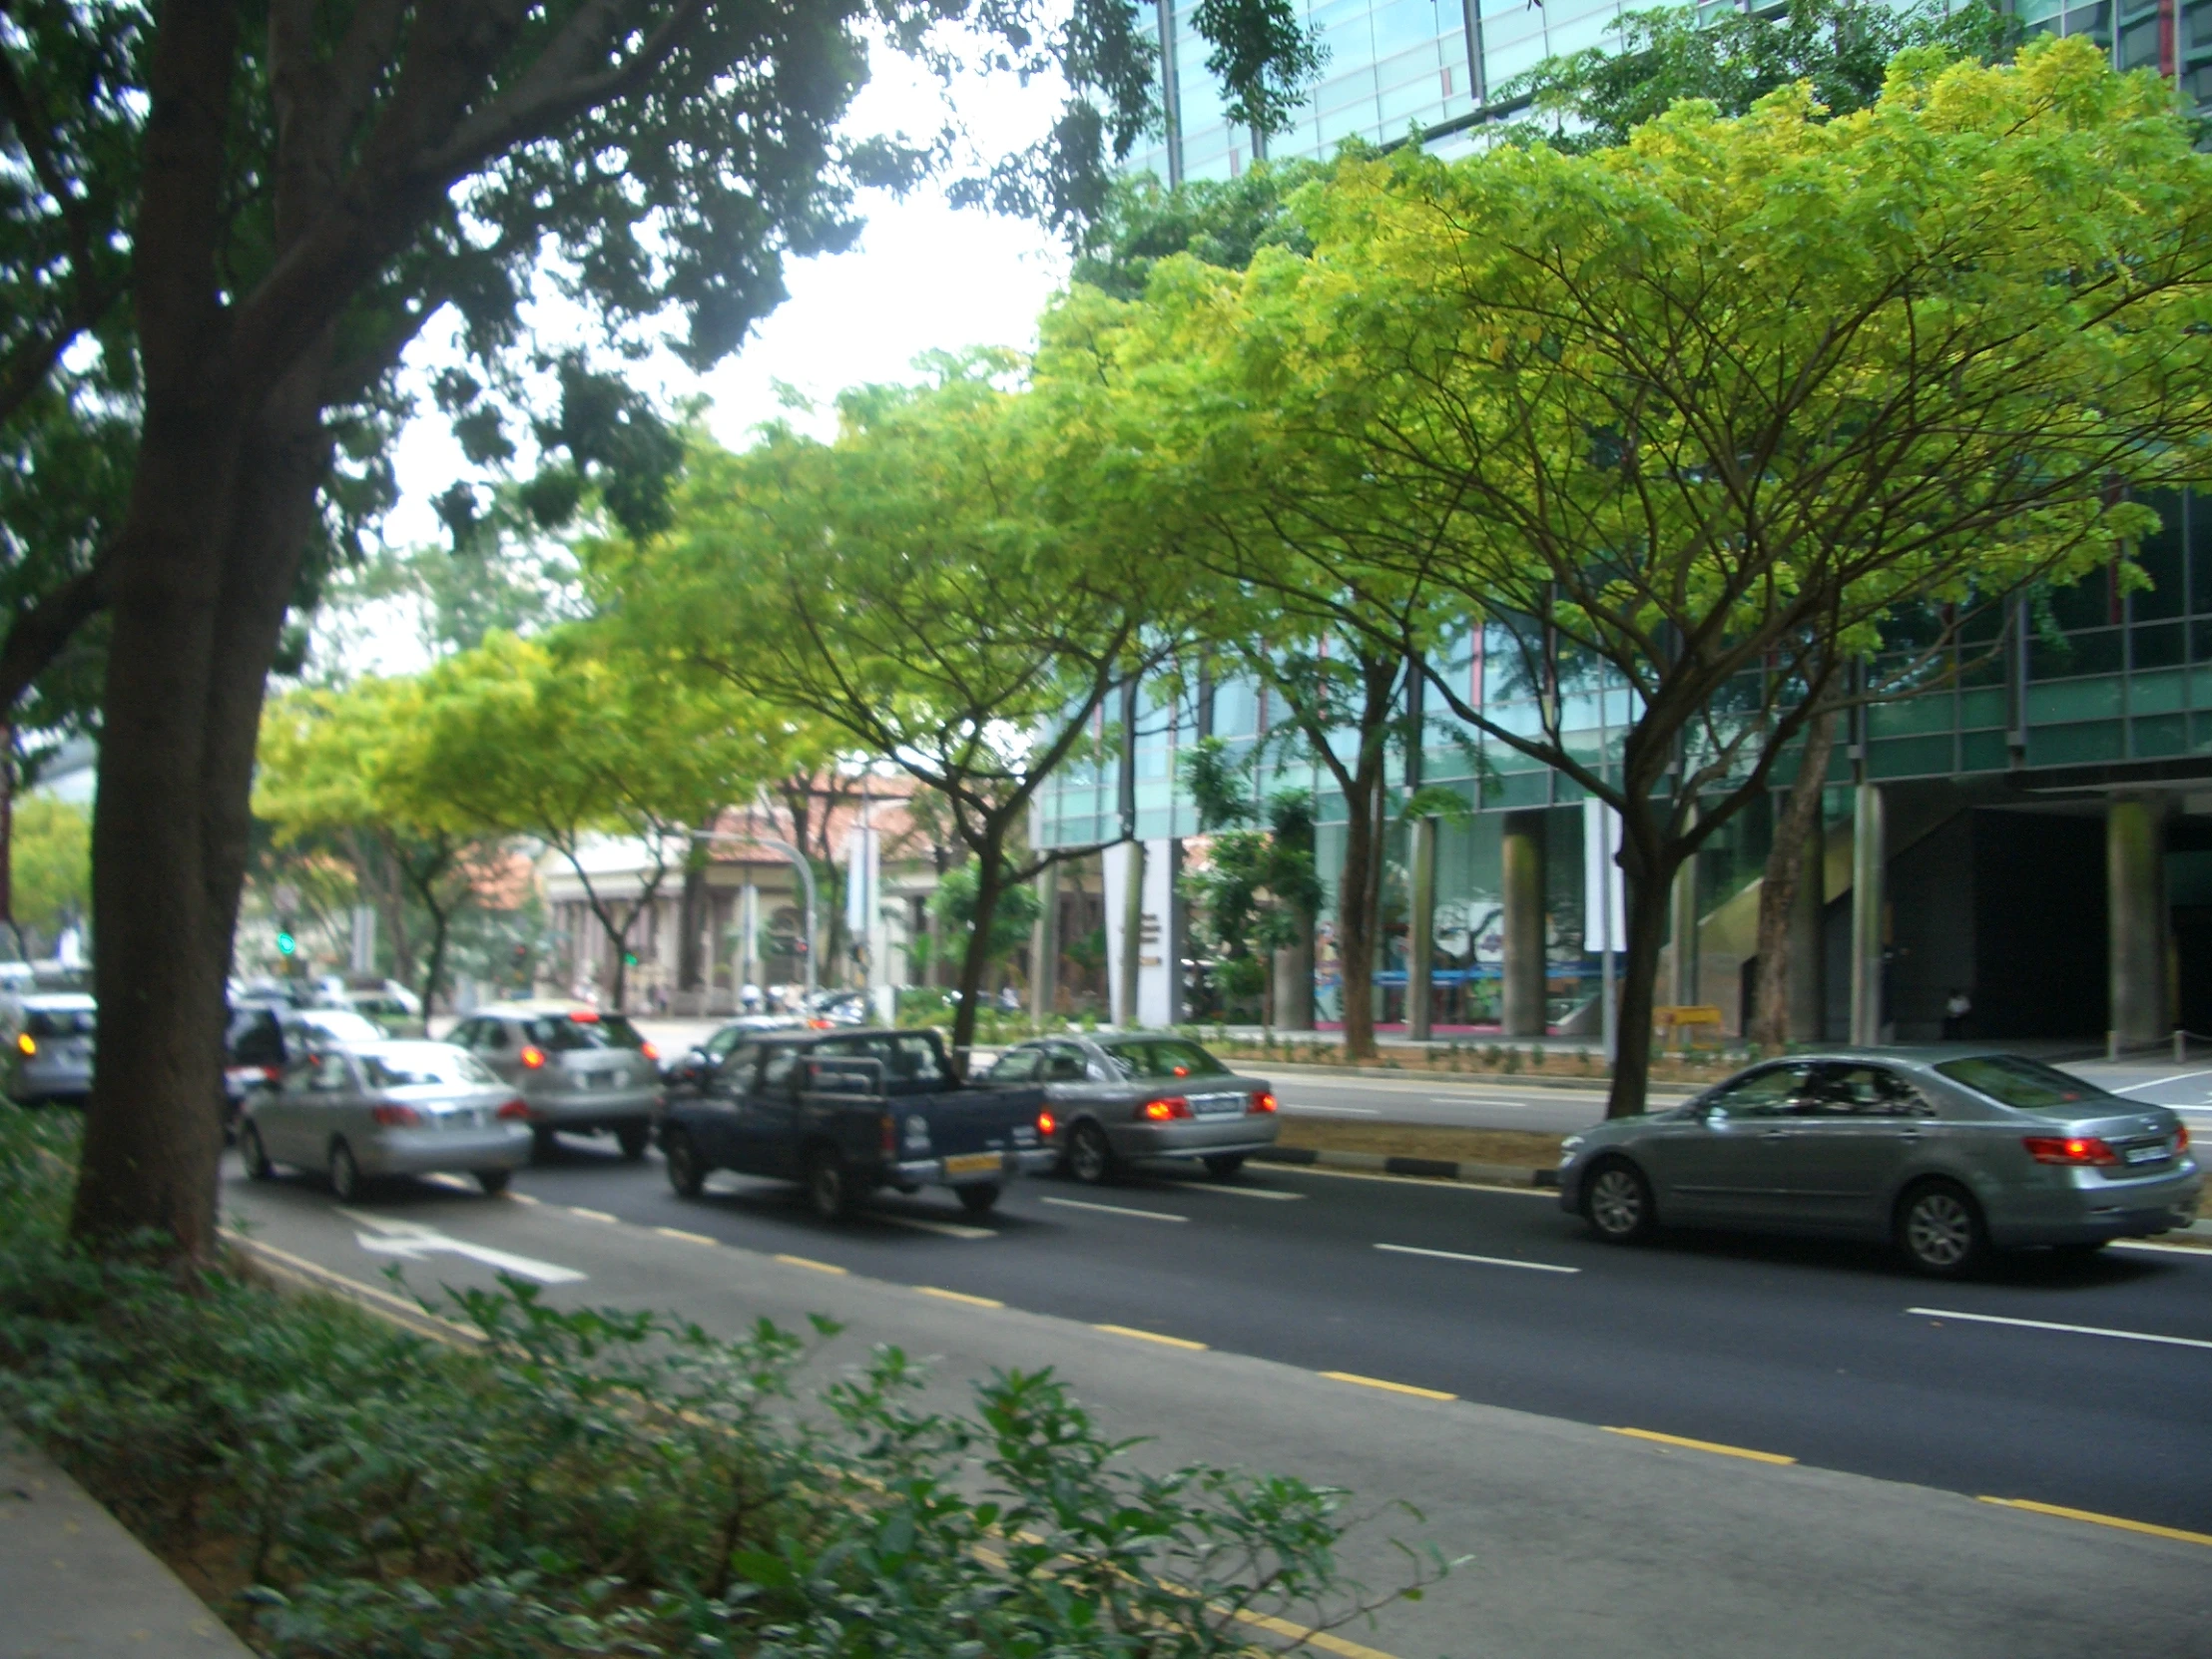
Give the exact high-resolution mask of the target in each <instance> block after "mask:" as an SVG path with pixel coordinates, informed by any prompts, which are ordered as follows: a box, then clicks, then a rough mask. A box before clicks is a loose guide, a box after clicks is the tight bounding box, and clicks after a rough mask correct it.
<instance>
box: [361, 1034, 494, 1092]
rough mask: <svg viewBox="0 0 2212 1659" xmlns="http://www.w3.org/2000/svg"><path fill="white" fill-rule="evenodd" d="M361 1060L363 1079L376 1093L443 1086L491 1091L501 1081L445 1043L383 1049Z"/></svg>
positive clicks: (475, 1061)
mask: <svg viewBox="0 0 2212 1659" xmlns="http://www.w3.org/2000/svg"><path fill="white" fill-rule="evenodd" d="M360 1058H361V1076H362V1077H364V1078H366V1079H367V1081H368V1086H369V1087H370V1088H372V1089H415V1088H423V1087H427V1086H429V1085H432V1084H440V1083H442V1084H446V1085H468V1086H472V1087H473V1086H487V1087H488V1086H489V1085H490V1084H492V1083H493V1082H496V1081H497V1079H495V1078H494V1077H493V1076H492V1074H491V1073H490V1072H489V1071H486V1070H485V1069H484V1067H483V1066H482V1065H481V1064H480V1063H479V1062H478V1061H477V1060H476V1059H475V1058H474V1057H473V1056H471V1055H467V1054H463V1053H462V1052H461V1051H460V1050H459V1049H457V1048H447V1047H446V1046H445V1045H444V1044H443V1043H435V1044H433V1043H424V1044H423V1045H421V1046H420V1047H419V1048H416V1047H409V1048H380V1049H376V1050H373V1051H371V1052H369V1053H367V1054H363V1055H362V1056H361V1057H360Z"/></svg>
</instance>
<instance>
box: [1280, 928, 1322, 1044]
mask: <svg viewBox="0 0 2212 1659" xmlns="http://www.w3.org/2000/svg"><path fill="white" fill-rule="evenodd" d="M1275 1025H1276V1029H1277V1030H1279V1031H1311V1030H1313V1028H1314V935H1313V933H1312V931H1311V930H1309V931H1308V932H1307V934H1306V936H1305V937H1304V938H1302V939H1300V940H1299V942H1298V943H1296V944H1287V945H1285V946H1284V947H1283V948H1282V949H1281V950H1278V951H1277V952H1276V953H1275Z"/></svg>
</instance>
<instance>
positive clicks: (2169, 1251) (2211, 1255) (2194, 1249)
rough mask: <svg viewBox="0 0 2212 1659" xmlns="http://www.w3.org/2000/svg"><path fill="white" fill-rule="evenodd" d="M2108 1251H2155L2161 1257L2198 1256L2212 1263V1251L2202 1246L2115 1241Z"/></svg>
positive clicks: (2142, 1240)
mask: <svg viewBox="0 0 2212 1659" xmlns="http://www.w3.org/2000/svg"><path fill="white" fill-rule="evenodd" d="M2105 1248H2106V1249H2107V1250H2155V1251H2156V1252H2158V1254H2159V1255H2161V1256H2196V1257H2200V1258H2202V1259H2203V1260H2204V1261H2207V1262H2212V1250H2206V1249H2205V1248H2204V1247H2203V1246H2202V1245H2176V1244H2154V1243H2152V1242H2151V1241H2150V1240H2149V1239H2114V1240H2113V1241H2112V1242H2111V1243H2110V1244H2109V1245H2107V1246H2105Z"/></svg>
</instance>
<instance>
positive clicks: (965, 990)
mask: <svg viewBox="0 0 2212 1659" xmlns="http://www.w3.org/2000/svg"><path fill="white" fill-rule="evenodd" d="M1005 845H1006V827H1005V826H1004V825H1002V824H996V823H991V824H986V825H985V826H984V830H983V842H982V845H980V846H979V847H977V848H976V857H977V858H978V860H980V861H979V862H978V863H977V865H976V868H975V917H974V926H973V927H972V928H971V929H970V930H969V932H968V941H967V951H966V953H965V954H964V955H963V956H962V957H961V958H960V1005H959V1007H957V1008H955V1009H954V1010H953V1012H952V1053H953V1058H954V1061H955V1063H956V1064H957V1065H958V1066H959V1068H960V1073H961V1075H962V1076H965V1075H966V1074H967V1055H968V1050H969V1049H971V1048H972V1047H974V1045H975V1010H976V1004H977V1002H978V1001H979V1000H980V999H981V997H982V995H983V969H984V967H985V966H986V965H987V964H988V962H989V960H990V953H991V918H992V917H993V916H995V915H996V914H997V913H998V894H999V889H1000V888H1001V887H1002V886H1003V885H1004V884H1005V880H1006V865H1005V852H1004V848H1005Z"/></svg>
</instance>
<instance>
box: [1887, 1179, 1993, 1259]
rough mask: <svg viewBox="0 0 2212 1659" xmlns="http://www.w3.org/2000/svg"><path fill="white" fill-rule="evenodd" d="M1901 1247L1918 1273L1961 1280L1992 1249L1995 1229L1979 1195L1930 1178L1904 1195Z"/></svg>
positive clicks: (1899, 1228)
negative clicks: (1984, 1217)
mask: <svg viewBox="0 0 2212 1659" xmlns="http://www.w3.org/2000/svg"><path fill="white" fill-rule="evenodd" d="M1896 1237H1897V1247H1898V1250H1899V1252H1900V1253H1901V1254H1903V1256H1904V1257H1905V1259H1906V1261H1907V1262H1908V1263H1910V1264H1911V1265H1912V1267H1913V1270H1914V1272H1916V1273H1923V1274H1926V1275H1928V1276H1929V1277H1930V1278H1931V1279H1958V1278H1962V1277H1964V1276H1965V1275H1967V1274H1969V1273H1971V1272H1973V1270H1974V1269H1975V1268H1977V1267H1979V1266H1980V1265H1981V1263H1982V1260H1983V1259H1984V1258H1985V1257H1986V1256H1987V1255H1988V1254H1989V1230H1988V1229H1987V1228H1986V1227H1985V1226H1984V1225H1983V1224H1982V1220H1981V1207H1980V1206H1979V1205H1978V1204H1976V1203H1975V1202H1974V1201H1973V1195H1972V1194H1971V1193H1969V1192H1967V1191H1966V1189H1965V1188H1963V1187H1961V1186H1959V1185H1958V1184H1957V1183H1956V1182H1952V1181H1924V1182H1922V1183H1921V1184H1920V1185H1919V1186H1916V1187H1912V1188H1909V1189H1907V1191H1906V1194H1905V1196H1904V1197H1903V1198H1901V1199H1899V1200H1898V1213H1897V1229H1896Z"/></svg>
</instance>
